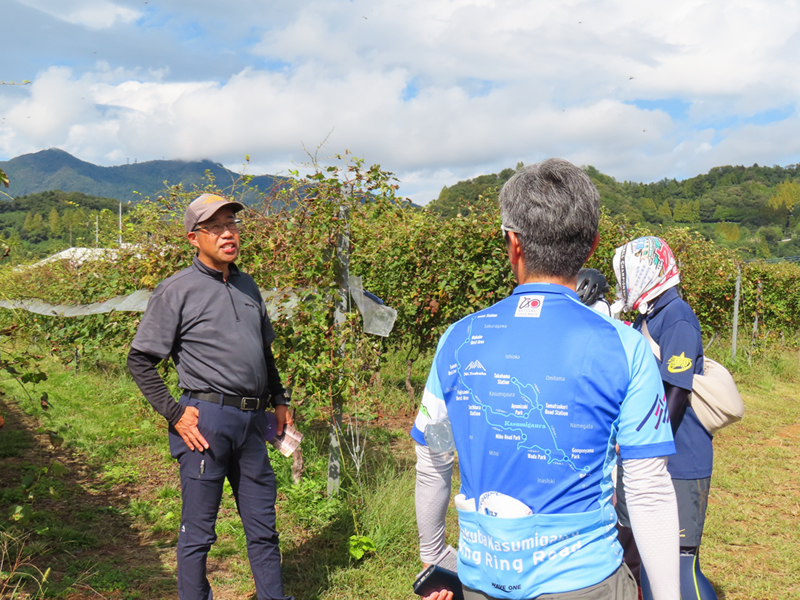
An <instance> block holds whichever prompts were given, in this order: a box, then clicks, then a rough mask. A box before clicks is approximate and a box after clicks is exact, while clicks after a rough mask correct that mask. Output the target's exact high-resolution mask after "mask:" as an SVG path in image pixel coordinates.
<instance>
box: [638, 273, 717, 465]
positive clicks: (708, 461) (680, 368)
mask: <svg viewBox="0 0 800 600" xmlns="http://www.w3.org/2000/svg"><path fill="white" fill-rule="evenodd" d="M643 318H644V317H639V318H638V319H637V320H636V323H635V327H636V329H641V321H642V319H643ZM647 331H649V332H650V336H651V337H652V338H653V341H654V342H655V343H656V344H658V345H659V347H660V349H661V360H657V361H656V362H657V363H658V368H659V371H660V372H661V378H662V379H663V380H664V381H666V382H667V383H670V384H672V385H674V386H677V387H680V388H683V389H685V390H691V389H692V379H693V377H694V375H695V373H697V374H700V375H702V374H703V340H702V338H701V336H700V323H699V322H698V320H697V316H696V315H695V314H694V311H693V310H692V309H691V307H690V306H689V305H688V304H687V303H686V302H685V301H684V300H682V299H681V298H680V297H679V296H678V292H677V290H676V289H675V288H672V289H669V290H667V291H666V292H664V293H663V294H662V295H661V296H659V298H658V300H657V301H656V303H655V305H654V306H653V310H652V311H650V313H649V314H648V315H647ZM713 463H714V447H713V444H712V436H711V434H710V433H709V432H708V430H706V428H705V427H703V425H702V424H701V423H700V420H699V419H698V418H697V415H696V414H695V412H694V410H693V409H692V408H691V406H690V407H688V408H687V409H686V414H685V415H684V417H683V421H681V425H680V427H678V431H677V432H676V433H675V456H672V457H670V459H669V462H668V463H667V470H668V471H669V474H670V476H671V477H672V478H673V479H703V478H705V477H711V472H712V469H713Z"/></svg>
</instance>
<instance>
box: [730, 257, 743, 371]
mask: <svg viewBox="0 0 800 600" xmlns="http://www.w3.org/2000/svg"><path fill="white" fill-rule="evenodd" d="M741 289H742V265H741V264H740V265H737V266H736V295H735V296H734V300H733V340H732V341H731V360H733V362H736V343H737V341H738V339H739V294H740V292H741Z"/></svg>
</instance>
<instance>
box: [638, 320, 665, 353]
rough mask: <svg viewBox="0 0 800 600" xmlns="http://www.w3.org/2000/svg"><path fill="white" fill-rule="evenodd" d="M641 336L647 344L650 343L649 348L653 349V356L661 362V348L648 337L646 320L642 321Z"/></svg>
mask: <svg viewBox="0 0 800 600" xmlns="http://www.w3.org/2000/svg"><path fill="white" fill-rule="evenodd" d="M642 335H643V336H644V337H645V339H646V340H647V341H648V342H650V348H652V349H653V354H655V355H656V358H657V359H658V360H661V348H660V347H659V345H658V344H656V342H655V340H654V339H653V338H652V337H650V332H649V331H647V319H646V318H645V319H643V320H642Z"/></svg>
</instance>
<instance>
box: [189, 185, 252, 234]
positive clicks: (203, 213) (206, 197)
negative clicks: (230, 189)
mask: <svg viewBox="0 0 800 600" xmlns="http://www.w3.org/2000/svg"><path fill="white" fill-rule="evenodd" d="M226 206H227V207H228V208H232V209H233V212H234V213H237V212H239V211H240V210H242V209H243V208H244V205H243V204H240V203H239V202H233V201H232V200H228V199H227V198H223V197H222V196H217V195H216V194H203V195H202V196H198V197H197V198H196V199H195V200H193V201H192V203H191V204H190V205H189V207H188V208H187V209H186V214H185V215H183V226H184V227H186V233H189V232H190V231H194V228H195V227H197V224H198V223H202V222H203V221H208V220H209V219H210V218H211V217H213V216H214V213H216V212H217V211H218V210H219V209H220V208H224V207H226Z"/></svg>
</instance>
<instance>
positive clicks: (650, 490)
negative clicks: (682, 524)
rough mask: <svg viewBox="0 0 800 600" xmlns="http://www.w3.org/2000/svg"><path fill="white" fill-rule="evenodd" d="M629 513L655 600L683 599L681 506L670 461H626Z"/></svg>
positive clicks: (624, 474) (624, 471)
mask: <svg viewBox="0 0 800 600" xmlns="http://www.w3.org/2000/svg"><path fill="white" fill-rule="evenodd" d="M622 466H623V485H624V486H625V496H626V498H627V500H628V512H629V513H630V517H631V528H632V529H633V535H634V537H635V538H636V545H637V547H638V548H639V554H640V555H641V557H642V565H643V566H644V568H645V570H646V571H647V577H648V578H649V579H650V587H651V589H652V591H653V598H655V600H679V598H680V542H679V531H678V528H679V526H678V503H677V501H676V499H675V490H674V488H673V487H672V479H671V478H670V476H669V473H667V459H666V458H663V457H659V458H645V459H628V460H623V461H622Z"/></svg>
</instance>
